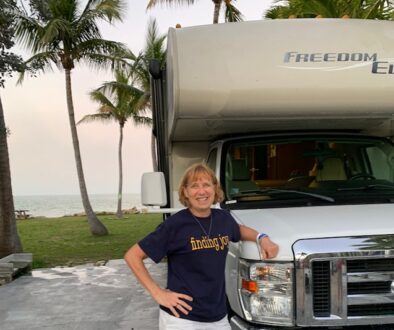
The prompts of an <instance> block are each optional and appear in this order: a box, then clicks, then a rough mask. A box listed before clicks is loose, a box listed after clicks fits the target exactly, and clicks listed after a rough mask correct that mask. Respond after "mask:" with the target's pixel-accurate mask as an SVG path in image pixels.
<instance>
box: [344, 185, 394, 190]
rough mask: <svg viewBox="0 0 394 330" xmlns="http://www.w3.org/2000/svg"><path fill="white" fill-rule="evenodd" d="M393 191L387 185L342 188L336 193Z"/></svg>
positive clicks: (391, 187) (392, 188)
mask: <svg viewBox="0 0 394 330" xmlns="http://www.w3.org/2000/svg"><path fill="white" fill-rule="evenodd" d="M380 189H382V190H394V186H391V185H388V184H379V183H378V184H369V185H367V186H360V187H348V188H346V187H343V188H338V189H337V191H356V190H359V191H368V190H380Z"/></svg>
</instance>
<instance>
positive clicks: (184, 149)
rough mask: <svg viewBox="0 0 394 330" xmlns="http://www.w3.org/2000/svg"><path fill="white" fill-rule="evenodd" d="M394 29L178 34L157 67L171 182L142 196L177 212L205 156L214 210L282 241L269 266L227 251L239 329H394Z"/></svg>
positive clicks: (277, 27)
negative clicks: (217, 192) (187, 175)
mask: <svg viewBox="0 0 394 330" xmlns="http://www.w3.org/2000/svg"><path fill="white" fill-rule="evenodd" d="M393 31H394V23H393V22H384V21H366V20H350V19H347V20H339V19H338V20H337V19H305V20H301V19H299V20H273V21H255V22H243V23H231V24H219V25H209V26H199V27H191V28H181V29H170V30H169V34H168V50H167V62H166V66H165V68H159V67H158V66H157V65H156V66H155V65H154V64H152V67H151V73H152V77H153V83H152V85H153V96H154V100H153V103H154V121H155V124H154V133H155V135H156V137H157V142H158V163H159V171H160V172H162V173H164V176H163V177H164V178H165V180H162V181H159V182H161V183H157V184H155V183H156V182H158V181H156V178H157V173H154V174H147V175H145V177H144V178H143V182H142V188H143V202H144V203H145V204H146V205H161V206H165V207H166V209H165V212H170V211H172V210H174V209H176V208H180V207H181V205H180V203H179V202H178V199H177V192H176V191H177V186H178V182H179V180H180V176H181V175H182V173H183V172H184V170H185V169H186V168H187V167H188V166H189V165H191V164H193V163H195V162H201V161H205V162H206V163H207V164H208V165H209V166H210V167H211V168H212V169H213V170H214V171H215V173H216V174H217V176H218V177H219V178H220V181H221V184H222V186H223V190H224V192H225V200H224V201H223V202H222V203H221V204H220V205H217V207H220V208H225V209H228V210H230V211H231V213H232V215H233V216H234V218H235V219H236V220H237V221H238V222H239V223H243V224H246V225H248V226H250V227H253V228H255V229H256V230H257V231H262V232H266V233H269V235H270V236H271V238H272V240H274V241H275V242H277V243H278V244H279V246H280V252H279V255H278V256H277V257H276V258H275V259H273V260H269V261H264V260H261V258H260V255H259V253H258V250H257V247H256V245H255V244H252V243H250V242H240V243H237V244H232V245H231V247H230V251H229V255H228V258H227V269H226V289H227V295H228V300H229V306H230V308H231V325H232V327H233V329H281V328H283V329H293V328H309V327H313V328H331V329H333V328H335V329H341V328H348V327H350V328H352V329H364V328H368V327H369V326H374V327H373V329H378V328H380V327H384V328H387V329H394V146H393V144H392V142H391V140H390V139H391V137H392V136H393V129H394V125H393V120H394V118H393V115H394V33H393ZM158 177H159V178H162V177H161V176H158ZM163 182H165V184H164V183H163ZM152 184H153V189H150V188H151V187H152V186H151V185H152ZM158 185H159V186H158ZM158 187H161V189H158ZM166 196H168V197H169V198H168V200H167V199H166Z"/></svg>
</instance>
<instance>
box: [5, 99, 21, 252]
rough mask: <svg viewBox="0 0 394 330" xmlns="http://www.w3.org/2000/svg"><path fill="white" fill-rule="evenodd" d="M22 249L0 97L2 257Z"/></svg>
mask: <svg viewBox="0 0 394 330" xmlns="http://www.w3.org/2000/svg"><path fill="white" fill-rule="evenodd" d="M22 250H23V249H22V244H21V241H20V239H19V236H18V231H17V228H16V221H15V210H14V200H13V196H12V186H11V171H10V160H9V157H8V146H7V129H6V126H5V120H4V113H3V105H2V103H1V97H0V258H2V257H5V256H7V255H9V254H12V253H16V252H22Z"/></svg>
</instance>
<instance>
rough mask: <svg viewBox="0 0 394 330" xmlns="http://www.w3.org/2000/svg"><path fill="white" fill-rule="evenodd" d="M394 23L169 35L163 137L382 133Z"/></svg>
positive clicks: (224, 27)
mask: <svg viewBox="0 0 394 330" xmlns="http://www.w3.org/2000/svg"><path fill="white" fill-rule="evenodd" d="M393 28H394V22H388V21H371V20H351V19H292V20H269V21H267V20H261V21H253V22H242V23H229V24H218V25H207V26H198V27H190V28H182V29H170V30H169V35H168V52H167V83H168V87H169V88H168V93H169V94H168V98H167V99H168V115H169V134H170V137H171V138H172V139H173V140H211V139H213V138H214V137H216V136H218V135H222V134H235V133H245V132H257V131H265V130H269V131H272V130H289V129H337V128H339V129H358V130H364V131H365V130H368V131H375V133H376V132H378V133H379V135H387V134H388V131H387V128H388V127H390V123H389V120H391V119H392V115H393V113H394V33H393V32H392V31H393Z"/></svg>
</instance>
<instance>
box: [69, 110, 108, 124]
mask: <svg viewBox="0 0 394 330" xmlns="http://www.w3.org/2000/svg"><path fill="white" fill-rule="evenodd" d="M111 119H112V115H111V113H110V112H102V113H94V114H92V115H86V116H83V117H82V119H81V120H79V121H78V122H77V125H79V124H82V123H91V122H97V121H98V122H102V123H108V122H109V121H111Z"/></svg>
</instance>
